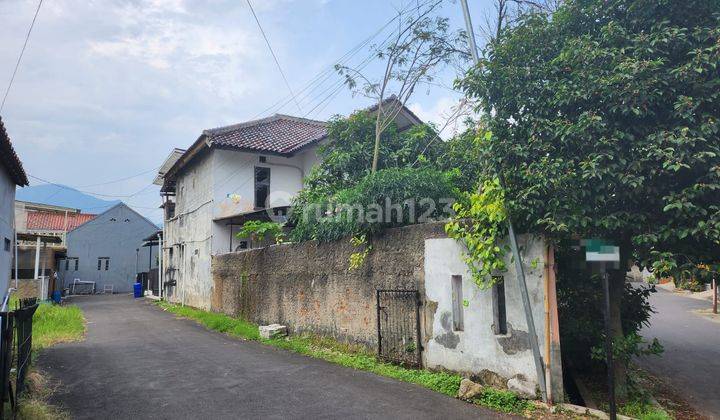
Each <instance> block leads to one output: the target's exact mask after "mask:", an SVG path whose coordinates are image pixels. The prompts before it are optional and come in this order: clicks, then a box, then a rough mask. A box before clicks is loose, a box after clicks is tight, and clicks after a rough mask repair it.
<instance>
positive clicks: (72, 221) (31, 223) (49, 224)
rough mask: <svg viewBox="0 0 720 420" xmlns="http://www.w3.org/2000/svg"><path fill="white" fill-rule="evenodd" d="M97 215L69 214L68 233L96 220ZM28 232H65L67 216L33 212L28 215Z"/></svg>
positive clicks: (55, 213)
mask: <svg viewBox="0 0 720 420" xmlns="http://www.w3.org/2000/svg"><path fill="white" fill-rule="evenodd" d="M95 216H97V215H96V214H77V213H73V214H70V213H68V215H67V230H68V232H69V231H71V230H73V229H75V228H76V227H78V226H80V225H82V224H84V223H86V222H89V221H90V220H92V219H94V218H95ZM27 230H57V231H61V232H62V231H64V230H65V214H63V213H57V212H44V211H31V212H28V213H27Z"/></svg>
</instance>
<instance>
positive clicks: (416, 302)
mask: <svg viewBox="0 0 720 420" xmlns="http://www.w3.org/2000/svg"><path fill="white" fill-rule="evenodd" d="M376 298H377V332H378V356H379V357H380V358H381V359H383V360H387V361H390V362H394V363H399V364H401V365H405V366H411V367H420V366H421V365H422V358H421V352H422V344H421V340H420V293H418V291H417V290H377V295H376Z"/></svg>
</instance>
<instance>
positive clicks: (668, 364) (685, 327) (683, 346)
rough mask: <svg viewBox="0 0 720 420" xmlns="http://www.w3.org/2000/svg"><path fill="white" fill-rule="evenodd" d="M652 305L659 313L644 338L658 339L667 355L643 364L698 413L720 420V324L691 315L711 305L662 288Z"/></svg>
mask: <svg viewBox="0 0 720 420" xmlns="http://www.w3.org/2000/svg"><path fill="white" fill-rule="evenodd" d="M650 303H651V304H652V305H653V307H654V308H655V310H656V311H657V313H656V314H654V315H653V316H652V319H651V322H652V324H651V326H650V327H649V328H645V330H643V332H642V334H643V336H644V337H646V338H649V339H652V337H657V338H658V339H659V340H660V343H661V344H662V345H663V346H664V347H665V352H664V353H663V354H662V355H661V356H660V357H656V356H650V357H644V358H642V359H641V360H639V362H640V364H641V365H643V366H645V367H646V368H648V369H649V370H651V371H652V372H653V373H655V374H657V375H659V376H663V377H665V378H667V379H669V380H670V383H671V384H672V385H673V388H674V390H675V391H677V392H678V394H680V395H681V396H682V397H684V398H685V399H686V400H687V402H688V403H689V404H691V405H692V406H693V407H694V408H695V409H696V410H697V411H698V412H700V413H701V414H704V415H706V416H708V417H710V418H713V419H720V323H718V322H714V321H711V320H709V319H707V318H703V317H701V316H699V315H697V314H694V313H693V312H692V311H693V310H696V309H707V308H710V307H711V303H710V302H709V301H702V300H697V299H692V298H688V297H685V296H682V295H678V294H675V293H671V292H667V291H665V290H662V289H659V288H658V292H657V293H654V294H653V295H651V298H650Z"/></svg>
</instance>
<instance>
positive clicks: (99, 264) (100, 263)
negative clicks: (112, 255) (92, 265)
mask: <svg viewBox="0 0 720 420" xmlns="http://www.w3.org/2000/svg"><path fill="white" fill-rule="evenodd" d="M100 267H102V258H98V271H100Z"/></svg>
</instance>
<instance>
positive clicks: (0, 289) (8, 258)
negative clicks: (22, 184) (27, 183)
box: [0, 168, 15, 299]
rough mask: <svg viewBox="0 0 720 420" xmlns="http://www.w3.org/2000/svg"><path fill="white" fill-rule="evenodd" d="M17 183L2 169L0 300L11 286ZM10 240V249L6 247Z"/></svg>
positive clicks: (0, 195)
mask: <svg viewBox="0 0 720 420" xmlns="http://www.w3.org/2000/svg"><path fill="white" fill-rule="evenodd" d="M14 229H15V182H13V181H12V180H11V179H10V177H9V176H8V174H7V172H6V171H5V169H4V168H0V299H2V298H3V297H4V296H5V293H6V292H7V290H8V287H9V286H10V271H11V270H12V262H13V252H14V250H15V230H14ZM6 240H10V247H9V249H7V248H6V247H5V244H6Z"/></svg>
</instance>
